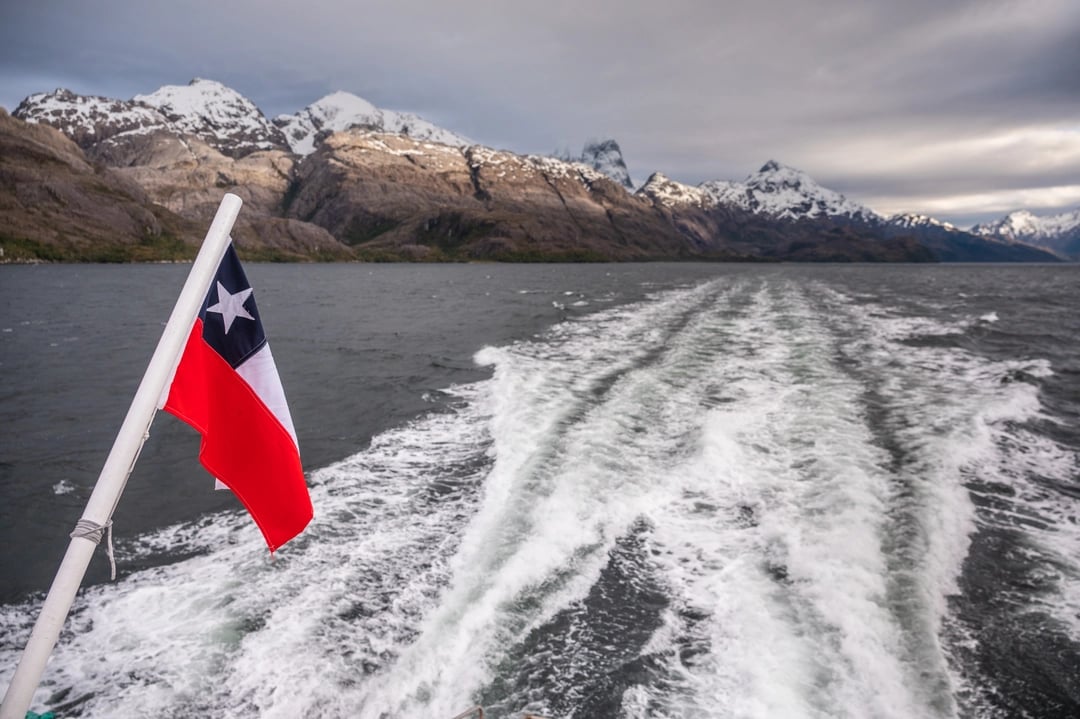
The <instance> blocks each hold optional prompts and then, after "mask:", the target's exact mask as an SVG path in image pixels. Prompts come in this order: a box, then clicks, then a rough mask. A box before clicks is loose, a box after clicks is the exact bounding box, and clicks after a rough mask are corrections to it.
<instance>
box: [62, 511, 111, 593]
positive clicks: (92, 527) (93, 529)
mask: <svg viewBox="0 0 1080 719" xmlns="http://www.w3.org/2000/svg"><path fill="white" fill-rule="evenodd" d="M103 536H107V537H108V542H107V544H106V552H105V554H106V555H108V557H109V569H110V572H109V581H110V582H115V581H116V556H115V555H114V554H113V543H112V520H111V519H110V520H109V521H108V522H105V524H98V523H97V522H94V521H92V520H90V519H86V518H85V517H83V518H82V519H80V520H79V521H78V522H76V523H75V531H73V532H72V533H71V538H72V539H89V540H90V541H91V542H93V543H94V544H101V538H102V537H103Z"/></svg>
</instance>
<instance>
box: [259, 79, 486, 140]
mask: <svg viewBox="0 0 1080 719" xmlns="http://www.w3.org/2000/svg"><path fill="white" fill-rule="evenodd" d="M274 125H276V126H277V127H278V128H280V129H281V131H282V132H283V133H284V136H285V139H286V141H287V142H288V144H289V147H290V148H291V149H292V151H293V152H295V153H296V154H298V155H310V154H311V153H312V152H314V151H315V147H316V141H317V139H318V138H319V135H320V133H331V132H340V131H342V130H347V129H349V128H350V127H359V128H363V129H367V130H374V131H377V132H390V133H399V134H402V135H408V136H409V137H413V138H416V139H418V140H428V141H430V142H438V143H442V144H444V145H454V146H458V147H466V146H468V145H472V144H474V143H473V141H472V140H470V139H468V138H467V137H464V136H462V135H459V134H457V133H455V132H451V131H450V130H446V129H444V128H441V127H439V126H437V125H434V124H432V123H430V122H428V121H427V120H424V119H423V118H421V117H419V116H417V115H413V114H411V113H407V112H395V111H393V110H380V109H379V108H377V107H375V106H374V105H372V104H371V103H370V102H368V101H367V100H365V99H363V98H362V97H357V96H356V95H353V94H352V93H348V92H335V93H331V94H329V95H327V96H325V97H323V98H321V99H319V100H317V101H315V102H313V103H312V104H310V105H308V106H307V107H305V108H304V109H303V110H301V111H300V112H298V113H296V114H295V115H279V116H277V117H276V118H274Z"/></svg>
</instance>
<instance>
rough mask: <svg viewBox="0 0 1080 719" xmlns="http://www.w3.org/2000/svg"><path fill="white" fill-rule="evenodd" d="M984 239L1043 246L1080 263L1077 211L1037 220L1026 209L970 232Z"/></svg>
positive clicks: (977, 226)
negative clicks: (993, 238) (992, 238)
mask: <svg viewBox="0 0 1080 719" xmlns="http://www.w3.org/2000/svg"><path fill="white" fill-rule="evenodd" d="M971 231H972V232H974V233H975V234H978V235H983V236H985V237H995V238H999V239H1003V240H1009V241H1012V242H1024V243H1027V244H1029V245H1035V246H1036V247H1044V248H1046V249H1048V250H1050V251H1052V252H1054V253H1056V254H1058V255H1060V256H1062V257H1067V258H1069V259H1073V260H1080V210H1074V211H1072V212H1065V213H1063V214H1060V215H1051V216H1049V217H1037V216H1035V215H1033V214H1031V213H1030V212H1028V211H1027V210H1020V211H1018V212H1012V213H1010V214H1008V215H1005V217H1003V218H1001V219H1000V220H998V221H996V222H990V223H987V224H983V225H976V226H975V227H973V228H972V230H971Z"/></svg>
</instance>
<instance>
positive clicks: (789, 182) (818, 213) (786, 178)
mask: <svg viewBox="0 0 1080 719" xmlns="http://www.w3.org/2000/svg"><path fill="white" fill-rule="evenodd" d="M699 187H700V188H701V189H702V190H703V191H704V192H705V193H706V194H707V195H708V196H709V197H710V199H711V200H712V201H713V203H714V204H716V205H734V206H736V207H740V208H742V209H744V210H749V211H750V212H753V213H755V214H762V215H769V216H770V217H774V218H776V219H783V220H800V219H806V218H825V217H831V218H838V217H845V218H848V219H851V220H860V221H863V222H870V223H874V222H880V221H881V220H882V219H884V218H882V217H881V215H878V214H877V213H876V212H874V211H873V210H871V209H870V208H869V207H865V206H864V205H860V204H859V203H857V202H853V201H851V200H849V199H847V198H846V197H844V196H843V195H841V194H840V193H839V192H836V191H834V190H830V189H828V188H826V187H822V186H821V185H819V184H818V183H817V182H815V181H814V179H813V178H811V177H810V176H809V175H807V174H806V173H805V172H802V171H800V170H796V169H795V168H792V167H788V166H786V165H781V164H780V163H779V162H776V161H775V160H769V161H768V162H767V163H765V164H764V165H763V166H762V168H761V169H760V170H758V171H757V172H756V173H754V174H752V175H750V176H749V177H747V178H746V179H745V180H744V181H743V182H731V181H728V180H713V181H710V182H703V183H702V184H701V185H699Z"/></svg>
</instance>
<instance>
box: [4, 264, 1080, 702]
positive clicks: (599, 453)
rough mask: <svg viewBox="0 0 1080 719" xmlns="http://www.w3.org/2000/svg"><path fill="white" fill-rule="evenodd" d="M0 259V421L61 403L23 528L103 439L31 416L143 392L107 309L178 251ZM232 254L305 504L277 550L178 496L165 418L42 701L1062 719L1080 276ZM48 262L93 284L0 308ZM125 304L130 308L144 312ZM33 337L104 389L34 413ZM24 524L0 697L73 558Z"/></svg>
mask: <svg viewBox="0 0 1080 719" xmlns="http://www.w3.org/2000/svg"><path fill="white" fill-rule="evenodd" d="M0 270H3V274H0V281H2V282H4V285H2V289H0V294H2V295H3V296H4V298H5V299H9V296H10V301H9V302H8V305H7V307H6V308H5V309H4V310H2V311H0V312H2V313H3V314H0V317H2V318H3V320H2V321H0V324H2V325H3V327H0V329H3V331H4V333H5V334H3V335H0V342H3V343H4V345H0V346H3V347H4V355H3V356H2V360H3V363H2V365H0V369H3V370H4V380H3V382H4V385H3V386H4V394H3V403H2V405H0V412H3V413H4V421H5V426H14V425H13V424H12V423H13V422H15V419H14V417H13V416H12V415H13V414H14V413H16V412H19V411H23V409H24V408H25V407H38V408H41V414H42V415H43V417H38V418H36V419H35V420H34V421H33V422H31V427H30V428H24V429H21V430H19V431H20V432H21V433H22V435H21V436H20V439H19V441H18V442H16V441H15V440H13V439H10V438H9V439H8V440H7V441H6V442H5V443H4V444H3V445H0V448H2V449H3V453H4V456H0V461H2V462H4V465H3V466H4V472H5V475H4V477H5V480H4V488H3V491H4V493H5V499H9V501H8V502H6V506H5V509H4V510H3V511H4V512H5V514H4V515H3V516H4V519H5V524H6V525H9V527H14V526H15V525H16V524H19V523H20V522H22V523H23V524H21V525H19V526H24V525H25V524H26V523H27V520H26V519H20V517H25V516H28V515H34V514H35V513H39V512H45V511H46V510H44V509H43V508H42V507H41V506H40V505H41V504H42V503H44V502H45V501H46V497H48V498H49V499H51V500H56V499H58V498H59V499H60V500H63V501H65V502H68V503H69V504H71V505H72V506H73V507H75V508H74V509H72V510H70V512H69V513H71V512H73V513H74V514H73V516H72V519H71V521H72V522H73V521H74V517H77V515H78V507H81V504H82V502H84V501H85V493H86V491H87V490H86V488H87V487H89V486H90V485H91V484H92V482H93V479H94V477H92V476H91V477H84V476H81V474H80V477H79V478H78V479H65V478H60V479H57V476H58V474H57V473H58V472H60V471H61V469H64V468H68V467H75V468H80V469H81V468H82V465H83V464H87V463H89V464H93V462H92V460H91V459H88V458H87V457H89V455H91V454H99V455H100V459H101V460H103V459H104V455H105V453H106V452H107V449H108V443H109V440H108V439H101V438H98V437H97V433H94V434H93V435H92V437H91V438H83V439H80V438H79V437H78V436H77V432H75V431H73V430H68V431H70V432H71V435H73V440H72V447H71V448H70V454H68V450H65V449H64V447H57V446H56V442H55V436H56V434H57V430H56V429H55V428H54V429H53V430H51V432H52V434H49V430H48V429H47V428H48V427H49V426H50V425H49V422H55V425H53V426H54V427H55V426H59V427H68V426H69V425H71V426H74V424H76V423H77V422H78V421H79V420H80V418H82V417H84V416H85V414H84V413H83V411H82V410H72V409H62V407H64V406H66V405H64V404H63V403H62V402H61V401H60V399H59V398H62V397H63V396H64V395H65V394H71V393H74V394H75V395H76V396H78V397H79V402H78V403H79V404H86V403H90V404H92V403H93V402H94V401H95V400H96V399H97V397H98V394H99V393H102V392H106V393H109V394H110V395H112V394H119V395H125V394H126V395H128V396H129V395H130V391H132V390H131V388H133V387H134V384H135V380H131V381H130V382H129V384H127V385H123V382H125V381H127V380H126V379H121V378H119V377H116V378H114V377H112V374H111V373H110V370H109V369H108V368H109V367H110V366H111V364H112V363H111V362H110V361H109V358H110V357H113V359H115V350H111V351H110V350H108V349H107V347H108V345H107V343H106V344H105V345H104V347H105V348H106V349H102V345H101V343H102V341H103V338H104V337H105V336H106V335H108V334H109V333H112V332H117V331H121V330H122V329H123V327H122V325H123V324H124V322H122V321H118V320H117V319H116V318H115V317H114V318H112V319H109V320H108V321H104V320H103V318H105V317H107V313H106V312H102V311H99V309H98V307H99V306H100V307H104V308H107V307H109V306H110V303H111V302H113V301H114V300H115V297H116V296H117V294H121V295H123V294H124V293H123V292H119V291H118V289H117V288H118V287H120V288H123V289H125V290H127V292H129V293H130V292H132V291H133V289H132V287H131V286H129V285H133V286H135V287H136V288H137V287H142V288H143V289H148V288H149V287H151V286H153V285H154V284H155V283H158V282H160V281H161V277H160V276H159V275H161V274H162V273H164V274H165V275H166V276H168V277H170V278H172V277H174V276H176V275H177V273H178V271H177V270H174V269H169V268H165V269H163V268H97V269H93V268H91V269H88V270H84V271H83V272H84V276H79V277H78V278H75V277H74V275H75V273H74V271H73V270H72V269H71V268H0ZM35 272H36V273H39V274H37V275H36V276H35V277H34V279H35V283H33V284H27V278H28V277H31V276H32V273H35ZM125 273H126V274H125ZM155 273H157V274H155ZM249 274H250V275H251V276H252V279H253V281H254V282H255V283H256V292H257V295H258V297H259V300H260V309H261V310H262V314H263V316H264V321H265V322H266V324H267V328H268V332H269V333H270V335H271V343H272V345H273V346H274V350H275V355H276V356H277V358H278V363H279V365H281V369H282V374H283V380H284V382H285V385H286V390H287V393H288V394H289V396H290V400H291V402H292V404H293V405H294V417H295V418H296V424H297V428H298V431H299V433H300V442H301V449H302V450H304V449H305V447H306V446H309V445H311V446H313V447H314V449H313V450H312V452H311V453H309V452H305V465H306V466H309V467H311V472H310V483H311V486H312V499H313V502H314V504H315V508H316V520H315V523H314V524H313V525H312V526H311V528H310V529H309V530H308V531H307V532H306V533H305V534H304V535H303V536H302V537H301V538H300V539H298V540H295V541H294V542H293V543H291V544H290V545H288V546H287V547H286V548H285V549H284V550H283V551H282V552H280V553H279V556H278V559H277V560H276V561H275V562H272V563H271V562H269V561H268V560H267V556H266V553H265V549H264V547H263V546H262V545H261V540H260V538H259V535H258V532H257V530H256V529H255V527H254V525H253V524H252V523H251V522H250V520H249V519H248V518H247V517H246V516H244V515H243V514H241V513H239V512H237V511H235V510H234V509H232V506H233V505H232V504H231V500H230V499H229V498H228V497H226V498H224V499H221V498H217V499H209V500H208V499H195V500H193V501H194V502H195V504H194V505H193V506H194V508H192V506H191V505H184V504H183V503H184V502H186V501H187V500H188V498H189V497H199V496H201V495H202V494H203V492H204V491H205V487H206V486H208V485H207V484H206V481H205V477H204V476H203V475H200V470H198V468H197V466H194V444H193V441H190V438H189V437H187V435H186V434H185V433H184V432H183V431H182V430H181V429H180V428H178V427H175V426H173V425H166V426H165V427H163V428H162V430H161V434H162V435H164V436H163V437H159V436H155V439H154V440H152V442H151V444H150V445H149V446H148V449H147V459H145V460H144V462H146V464H144V463H140V468H139V470H138V471H137V472H136V476H134V477H133V478H132V488H133V489H134V493H133V494H130V495H125V497H124V499H122V500H121V511H120V512H119V513H118V516H117V525H118V530H117V532H118V541H119V549H118V551H119V555H120V567H121V574H122V577H121V579H120V581H118V582H116V583H114V584H108V583H105V584H102V583H95V584H94V585H93V586H91V587H90V588H89V589H87V590H86V591H85V592H84V593H83V594H82V595H81V597H80V599H79V600H78V603H77V607H76V610H75V612H74V613H73V615H72V618H71V620H70V622H69V628H70V630H69V631H68V632H66V633H65V636H64V638H63V640H62V642H61V645H60V646H59V647H58V648H57V650H56V652H55V654H54V658H53V660H52V663H51V664H50V667H49V670H48V673H47V674H46V677H45V682H44V684H43V686H42V689H41V690H40V691H39V694H38V697H37V698H38V701H39V703H40V704H41V705H42V707H47V706H54V705H57V704H64V703H67V704H68V705H69V708H68V710H67V711H68V714H69V715H71V716H85V717H91V716H94V717H142V716H175V717H180V716H211V715H214V716H224V715H237V716H263V717H283V718H284V717H298V716H328V717H334V716H341V717H344V716H350V717H353V716H356V717H371V718H373V719H374V718H378V717H421V716H423V717H450V716H452V715H454V714H456V713H457V712H459V711H461V710H463V709H466V708H468V707H469V706H470V705H473V704H478V703H479V704H483V705H484V706H485V707H487V708H488V713H489V715H490V716H494V717H500V716H515V715H517V714H519V713H520V712H522V711H526V710H528V711H532V712H535V713H538V714H542V715H546V716H553V717H582V718H584V717H714V716H715V717H853V718H856V717H1014V716H1015V717H1022V716H1032V717H1071V716H1076V715H1077V714H1080V673H1078V671H1077V670H1078V668H1080V459H1078V458H1080V314H1078V313H1077V311H1076V307H1077V300H1078V299H1080V270H1078V268H1075V267H959V266H954V267H895V266H891V267H734V266H705V265H645V266H593V267H582V266H571V267H552V266H543V267H502V266H467V267H435V268H431V267H427V268H408V267H400V266H398V267H374V268H371V267H367V266H347V267H341V266H336V267H286V268H281V267H268V266H256V267H254V268H251V269H250V270H249ZM57 278H61V279H63V280H64V282H66V283H68V285H67V287H65V288H61V289H60V290H57V291H74V290H73V289H72V288H77V289H78V291H79V292H83V293H87V294H89V295H91V296H93V297H95V298H98V299H95V300H94V301H93V302H90V303H85V304H84V306H83V307H82V308H81V309H80V308H74V309H71V310H70V312H71V314H70V318H75V319H70V318H69V316H68V315H64V314H63V311H62V310H59V309H56V310H53V311H52V314H51V315H50V314H49V313H48V312H44V313H40V314H39V317H38V318H36V319H35V318H34V317H29V318H28V319H27V322H29V323H28V324H22V323H23V321H24V320H23V318H21V317H20V316H19V308H20V307H23V306H24V305H34V303H33V302H30V301H28V300H27V299H26V298H25V297H23V296H22V295H20V294H19V293H18V292H16V291H14V289H13V288H23V293H24V294H25V293H27V292H31V293H32V292H36V291H39V289H40V287H41V286H42V285H44V286H46V287H48V286H50V283H56V282H58V279H57ZM102 278H106V279H108V280H109V282H108V284H107V285H106V287H109V288H111V289H110V291H107V292H104V293H102V292H101V291H100V289H94V287H96V285H94V281H100V280H101V279H102ZM172 281H174V282H175V283H176V284H177V285H178V284H179V282H180V279H175V280H172ZM99 295H101V296H100V297H99ZM20 297H21V299H20ZM169 302H171V298H167V299H164V300H163V304H164V305H165V306H166V311H167V305H168V303H169ZM20 303H22V304H20ZM42 304H45V305H48V301H47V300H42V301H40V302H38V303H37V304H36V305H35V306H38V307H41V306H42ZM68 304H69V305H70V303H68ZM123 312H133V310H129V309H125V310H123ZM145 312H146V309H145V307H144V308H142V312H141V313H137V314H132V315H130V317H129V318H128V320H127V321H128V322H130V323H132V324H134V325H135V326H144V327H143V330H140V332H142V333H143V334H149V335H153V334H154V332H159V331H160V329H159V327H160V325H159V322H160V320H155V319H153V318H150V319H148V318H145V317H143V314H145ZM58 315H60V316H58ZM122 316H123V315H122ZM136 317H138V318H141V319H135V318H136ZM161 318H162V319H163V316H162V317H161ZM33 322H39V323H43V324H33ZM50 323H51V324H50ZM65 323H67V324H65ZM79 323H83V324H84V325H85V329H83V330H80V331H78V332H76V331H75V330H71V327H70V325H72V324H79ZM139 323H141V325H140V324H139ZM58 325H59V326H61V328H60V329H61V331H59V332H57V331H56V329H57V326H58ZM117 325H121V326H117ZM80 326H82V325H80ZM35 332H36V333H37V335H34V333H35ZM68 332H70V334H69V335H65V333H68ZM28 334H29V337H27V335H28ZM39 336H40V337H46V336H52V337H54V339H55V340H56V345H55V346H56V347H57V349H58V350H60V349H63V348H64V347H65V343H67V345H70V346H71V352H67V353H63V352H60V351H57V352H56V353H52V352H49V351H46V352H45V355H46V356H47V357H50V358H51V357H52V356H53V354H56V355H57V356H58V357H60V358H62V357H63V355H64V354H68V355H69V356H70V355H71V354H75V355H77V356H78V357H79V358H80V359H76V361H81V362H83V364H84V365H86V364H87V363H89V366H87V367H86V369H85V371H87V372H89V373H91V374H94V375H97V376H104V377H105V378H106V379H105V380H104V381H105V384H106V387H105V388H101V387H94V388H87V389H85V390H80V389H79V383H77V382H71V385H72V386H70V387H65V388H64V389H65V390H66V391H64V392H61V391H59V390H57V391H56V392H55V397H53V395H52V394H50V395H49V396H51V397H53V399H51V400H48V401H45V402H44V404H37V405H35V404H34V402H35V401H36V400H34V399H33V398H32V397H31V396H30V394H31V393H30V392H29V391H28V390H27V388H28V387H29V388H30V389H33V387H34V386H35V382H39V381H47V380H48V377H50V376H51V375H50V373H52V372H56V373H57V376H59V377H68V378H70V375H65V374H64V370H61V369H55V370H54V369H52V365H51V364H48V363H47V366H46V367H45V369H42V365H41V364H40V363H39V364H38V365H37V366H36V367H35V366H33V365H31V364H29V363H28V360H27V359H26V358H25V357H24V354H25V355H26V357H29V352H28V348H29V347H31V346H32V345H33V344H34V343H35V342H38V341H40V340H39V339H38V337H39ZM69 336H70V337H73V338H74V339H70V340H69V339H68V337H69ZM20 338H21V339H20ZM152 341H153V340H151V343H152ZM149 351H150V350H149V348H147V349H146V350H145V352H144V356H148V355H149ZM132 353H134V354H137V353H136V352H134V350H133V351H132ZM144 361H145V360H143V362H144ZM56 362H57V363H58V364H59V365H60V366H61V367H63V366H65V365H64V364H63V362H62V361H61V360H60V359H56ZM35 373H37V374H36V375H35ZM137 374H138V372H137V371H136V372H135V376H136V379H137ZM37 375H44V376H45V379H41V378H40V377H39V378H36V379H35V377H37ZM51 381H52V384H53V385H55V384H57V383H58V381H57V380H55V379H53V380H51ZM59 384H60V385H63V384H64V382H62V381H60V382H59ZM118 385H119V386H118ZM80 391H84V392H86V393H88V394H87V395H84V396H80V395H79V394H78V393H79V392H80ZM124 403H125V402H124V399H118V400H116V401H115V402H113V403H112V404H110V405H109V406H110V408H112V406H113V405H115V404H119V405H123V404H124ZM112 411H114V412H116V416H115V417H109V418H108V424H110V425H118V424H119V421H120V419H121V418H122V412H123V407H122V406H121V407H120V409H119V410H115V409H114V410H112ZM103 419H104V418H103ZM305 420H306V421H305ZM159 421H160V420H159ZM35 427H36V428H37V429H35ZM108 429H110V428H105V429H103V430H102V432H101V434H102V435H107V434H108V431H107V430H108ZM174 436H175V437H176V438H177V439H178V440H179V442H178V443H179V445H180V446H179V448H173V447H172V442H171V440H172V439H173V438H174ZM101 442H104V445H103V446H99V445H101ZM166 442H168V443H169V447H168V448H166V447H165V444H166ZM188 452H190V453H191V454H190V457H189V456H187V455H186V453H188ZM313 454H314V456H315V460H314V462H315V463H314V465H313V464H312V462H313V459H312V455H313ZM42 464H43V465H44V466H45V467H46V471H45V472H44V473H45V475H46V476H45V477H38V478H36V479H34V480H33V481H34V482H37V484H34V485H33V486H32V488H29V489H28V488H23V489H20V490H18V491H17V492H16V491H15V490H13V489H12V485H13V484H14V483H15V480H18V481H19V483H20V484H21V483H25V482H27V481H30V480H29V479H28V477H29V476H30V475H31V474H32V472H31V469H32V468H35V467H39V466H40V465H42ZM90 473H91V474H96V468H94V470H93V471H92V472H90ZM82 474H85V472H83V473H82ZM161 474H165V475H166V476H167V477H168V485H163V483H162V480H161V479H160V478H159V475H161ZM140 482H141V483H142V485H141V486H142V489H137V488H136V487H137V486H138V485H139V484H140ZM174 482H175V483H176V484H179V485H182V487H183V488H182V489H178V488H175V487H173V486H172V485H173V483H174ZM43 487H44V489H43ZM211 497H213V495H211ZM200 502H201V504H200ZM215 502H216V503H218V504H217V505H214V504H212V503H215ZM178 505H181V506H179V507H178ZM9 517H10V521H9V519H8V518H9ZM63 519H64V521H65V522H66V520H67V517H63ZM45 524H49V525H50V527H51V526H52V525H53V524H55V525H56V526H60V524H61V523H60V521H59V520H58V519H56V518H50V519H49V520H48V521H47V522H45ZM57 531H59V532H60V533H61V534H63V533H64V532H66V531H67V530H66V529H59V530H57ZM9 533H13V532H10V530H9ZM25 542H26V539H25V538H24V537H19V536H14V537H12V536H5V543H6V544H7V545H8V546H6V547H5V549H4V552H5V554H4V555H3V556H4V558H5V560H6V562H7V564H5V566H4V572H5V578H7V577H11V586H12V587H17V588H15V589H9V590H8V594H7V596H6V599H7V601H8V602H9V603H8V604H6V605H3V606H2V607H0V635H2V637H3V640H2V644H0V682H2V683H5V684H6V682H7V679H8V678H9V677H10V674H11V672H12V671H13V663H14V661H15V658H16V656H17V652H18V650H19V649H21V646H22V644H23V642H24V641H25V639H26V636H27V633H28V631H29V626H30V622H31V621H32V616H33V612H34V610H35V607H36V605H37V603H38V602H39V601H40V594H38V593H36V591H37V590H40V589H41V588H43V586H44V581H46V580H42V579H39V578H38V577H39V575H42V576H47V575H48V574H49V573H50V572H51V568H50V565H53V566H54V565H55V562H56V559H58V557H59V551H62V546H63V541H62V540H60V541H59V544H60V547H61V549H60V550H58V552H57V553H56V554H55V558H54V557H53V556H48V557H47V556H44V555H45V554H47V553H46V552H45V551H44V550H42V549H40V548H37V549H35V548H28V547H27V545H26V544H25ZM13 545H14V546H13ZM16 552H19V553H21V554H19V555H16ZM20 557H21V559H20ZM22 565H26V566H22ZM42 567H44V568H42ZM47 570H48V571H47ZM97 571H99V572H100V571H101V567H100V566H97Z"/></svg>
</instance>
